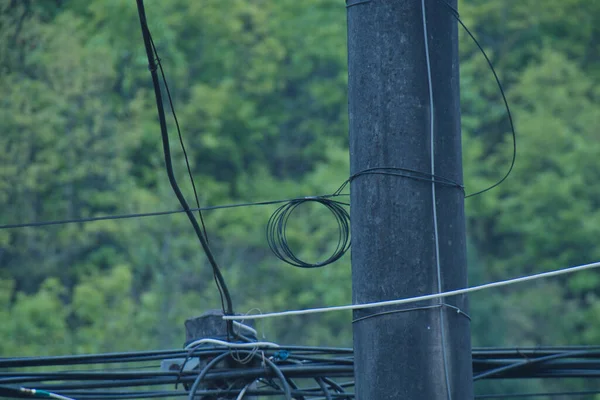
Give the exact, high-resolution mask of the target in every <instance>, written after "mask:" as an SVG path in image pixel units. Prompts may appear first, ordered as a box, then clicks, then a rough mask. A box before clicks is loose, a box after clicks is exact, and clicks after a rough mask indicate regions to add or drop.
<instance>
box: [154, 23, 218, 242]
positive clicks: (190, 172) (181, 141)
mask: <svg viewBox="0 0 600 400" xmlns="http://www.w3.org/2000/svg"><path fill="white" fill-rule="evenodd" d="M148 37H149V38H150V44H151V45H152V49H153V50H154V54H155V55H156V63H157V64H158V69H159V70H160V74H161V76H162V81H163V84H164V86H165V91H166V92H167V98H168V99H169V106H170V107H171V114H173V120H174V121H175V126H176V127H177V136H178V137H179V143H180V144H181V150H182V151H183V157H184V158H185V165H186V167H187V171H188V175H189V177H190V182H191V183H192V189H193V190H194V198H195V199H196V207H197V208H198V216H199V217H200V223H201V224H202V230H203V232H204V237H205V238H206V241H207V242H208V234H207V233H206V225H205V224H204V217H203V216H202V211H201V210H200V200H199V199H198V192H197V191H196V183H195V182H194V176H193V175H192V168H191V167H190V161H189V159H188V155H187V151H186V149H185V144H184V142H183V136H182V135H181V128H180V127H179V120H178V119H177V114H176V113H175V106H174V105H173V99H172V98H171V91H170V90H169V85H168V84H167V77H166V76H165V71H164V69H163V66H162V63H161V61H160V57H159V56H158V50H156V46H155V45H154V40H152V35H151V33H150V31H148Z"/></svg>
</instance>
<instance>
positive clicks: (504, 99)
mask: <svg viewBox="0 0 600 400" xmlns="http://www.w3.org/2000/svg"><path fill="white" fill-rule="evenodd" d="M439 1H440V2H441V3H442V4H444V5H445V6H446V7H448V8H449V10H450V13H451V14H452V15H453V16H454V18H456V20H457V21H458V23H459V24H460V25H461V26H462V27H463V28H464V30H465V32H467V34H468V35H469V36H470V37H471V39H472V40H473V42H474V43H475V45H476V46H477V47H478V48H479V51H480V52H481V54H483V56H484V57H485V60H486V61H487V63H488V65H489V67H490V70H491V71H492V74H494V79H495V80H496V84H497V85H498V89H499V90H500V94H501V95H502V100H503V101H504V107H505V108H506V114H507V116H508V121H509V123H510V130H511V134H512V141H513V154H512V160H511V162H510V167H509V168H508V171H507V172H506V174H504V176H503V177H502V179H500V180H499V181H498V182H496V183H494V184H493V185H491V186H489V187H487V188H486V189H483V190H480V191H478V192H475V193H471V194H468V195H467V196H465V198H469V197H473V196H477V195H480V194H482V193H485V192H488V191H490V190H492V189H493V188H495V187H497V186H499V185H500V184H502V182H504V181H505V180H506V179H507V178H508V176H509V175H510V174H511V172H512V170H513V168H514V166H515V162H516V160H517V134H516V132H515V124H514V122H513V118H512V113H511V112H510V106H509V105H508V100H507V99H506V94H505V93H504V88H503V86H502V82H500V78H499V77H498V74H497V73H496V69H495V68H494V64H493V63H492V61H491V60H490V58H489V57H488V55H487V53H486V52H485V50H484V49H483V47H482V46H481V44H479V41H478V40H477V39H476V38H475V35H473V33H471V31H470V30H469V28H467V26H466V25H465V24H464V23H463V22H462V20H461V19H460V15H459V14H458V10H456V8H454V7H452V5H451V4H449V3H448V2H447V1H445V0H439Z"/></svg>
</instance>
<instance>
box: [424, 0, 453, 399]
mask: <svg viewBox="0 0 600 400" xmlns="http://www.w3.org/2000/svg"><path fill="white" fill-rule="evenodd" d="M421 15H422V17H423V40H424V43H425V61H426V64H427V86H428V89H429V146H430V149H431V150H430V152H431V154H430V157H429V158H430V160H431V201H432V207H433V236H434V238H435V264H436V270H437V271H436V272H437V288H438V293H441V292H442V266H441V262H440V236H439V231H438V220H437V203H436V196H435V178H434V177H435V135H434V133H435V112H434V108H433V107H434V105H433V82H432V79H431V59H430V57H429V37H428V32H427V13H426V10H425V0H421ZM439 301H440V304H442V302H443V301H442V299H441V298H440V299H439ZM440 336H441V341H442V358H443V361H444V376H445V379H446V389H447V392H448V400H452V390H451V389H450V375H449V373H448V350H447V348H446V329H445V324H444V309H443V308H440Z"/></svg>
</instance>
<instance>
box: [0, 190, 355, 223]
mask: <svg viewBox="0 0 600 400" xmlns="http://www.w3.org/2000/svg"><path fill="white" fill-rule="evenodd" d="M336 196H348V194H339V195H336ZM315 197H320V198H328V197H332V196H331V195H322V196H315ZM304 198H306V197H297V198H293V199H282V200H266V201H257V202H249V203H234V204H225V205H218V206H205V207H200V208H189V211H212V210H222V209H227V208H238V207H252V206H267V205H273V204H281V203H287V202H290V201H294V200H300V199H304ZM185 212H187V210H171V211H156V212H148V213H133V214H120V215H106V216H101V217H88V218H74V219H59V220H54V221H39V222H24V223H21V224H5V225H0V230H2V229H18V228H37V227H42V226H51V225H66V224H77V223H86V222H96V221H108V220H116V219H130V218H145V217H158V216H162V215H171V214H181V213H185Z"/></svg>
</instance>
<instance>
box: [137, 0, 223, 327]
mask: <svg viewBox="0 0 600 400" xmlns="http://www.w3.org/2000/svg"><path fill="white" fill-rule="evenodd" d="M137 8H138V14H139V19H140V25H141V28H142V37H143V39H144V46H145V48H146V56H147V58H148V68H149V70H150V73H151V76H152V85H153V86H154V94H155V98H156V108H157V112H158V119H159V123H160V131H161V138H162V144H163V152H164V158H165V166H166V170H167V176H168V178H169V183H170V184H171V187H172V189H173V192H174V193H175V195H176V197H177V199H178V200H179V203H180V204H181V206H182V208H183V209H184V210H185V211H186V215H187V216H188V219H189V220H190V222H191V224H192V226H193V228H194V231H195V232H196V235H197V236H198V239H199V240H200V244H201V245H202V248H203V249H204V253H205V254H206V257H207V258H208V262H209V263H210V265H211V267H212V270H213V278H214V280H215V283H216V285H217V289H218V291H219V296H220V297H221V306H222V309H223V314H228V315H232V314H233V303H232V300H231V295H230V293H229V289H228V288H227V284H226V283H225V278H224V277H223V274H222V273H221V270H220V268H219V265H218V264H217V260H216V259H215V257H214V255H213V253H212V250H211V249H210V246H209V245H208V242H207V241H206V238H205V237H204V236H203V235H202V231H201V229H200V226H199V225H198V221H196V217H195V216H194V214H193V213H192V212H191V211H190V207H189V205H188V204H187V201H186V200H185V197H184V196H183V193H182V192H181V189H180V188H179V185H178V184H177V179H176V178H175V174H174V172H173V164H172V160H171V149H170V145H169V134H168V129H167V123H166V120H165V112H164V107H163V104H162V92H161V89H160V82H159V80H158V74H157V73H156V54H155V53H154V49H153V48H152V44H151V39H150V28H149V27H148V23H147V20H146V12H145V10H144V1H143V0H137ZM223 299H224V300H223ZM225 303H227V305H225ZM227 331H228V333H229V332H232V331H233V324H232V323H230V322H229V321H228V322H227Z"/></svg>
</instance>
